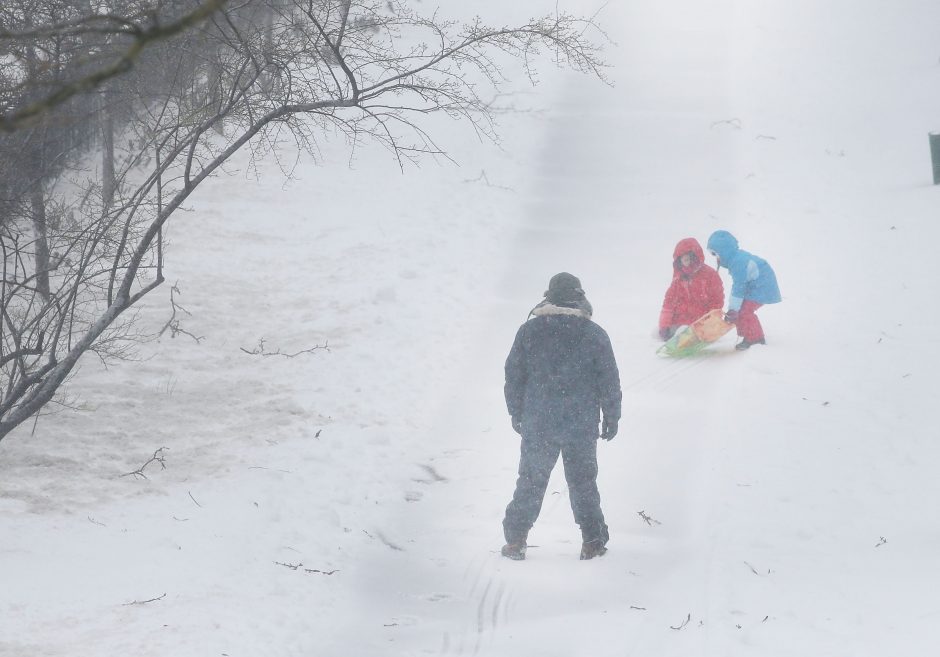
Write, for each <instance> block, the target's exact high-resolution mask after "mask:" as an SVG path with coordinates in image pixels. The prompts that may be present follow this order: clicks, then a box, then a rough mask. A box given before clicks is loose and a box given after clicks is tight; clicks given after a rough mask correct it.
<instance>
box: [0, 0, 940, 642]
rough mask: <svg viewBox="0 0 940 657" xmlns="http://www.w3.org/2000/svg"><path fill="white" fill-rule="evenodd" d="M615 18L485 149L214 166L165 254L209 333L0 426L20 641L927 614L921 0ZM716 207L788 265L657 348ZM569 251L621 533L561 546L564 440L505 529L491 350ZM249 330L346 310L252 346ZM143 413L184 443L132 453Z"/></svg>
mask: <svg viewBox="0 0 940 657" xmlns="http://www.w3.org/2000/svg"><path fill="white" fill-rule="evenodd" d="M455 4H456V3H448V4H445V6H444V9H445V10H455ZM485 4H486V5H488V4H490V3H489V2H488V3H485ZM492 4H493V6H494V7H497V6H498V4H497V3H495V2H494V3H492ZM519 4H520V5H521V4H523V3H519ZM530 4H531V9H530V11H527V12H525V13H538V11H539V10H538V8H537V5H538V3H537V2H535V0H528V2H527V3H526V5H525V6H524V7H523V8H527V7H529V5H530ZM706 4H707V6H704V5H706ZM598 6H599V3H598V5H597V6H595V5H594V4H593V3H592V2H589V1H588V0H584V2H582V3H581V5H580V9H581V10H582V11H584V12H585V13H593V11H594V10H596V9H597V7H598ZM488 10H489V8H488V7H486V6H482V7H480V8H479V11H480V12H481V13H483V14H484V15H485V12H486V11H488ZM500 11H505V12H506V13H507V14H511V13H514V12H518V11H521V9H520V8H519V7H517V6H515V5H513V9H511V10H510V9H508V8H502V9H500ZM520 15H521V14H520ZM510 18H511V17H510ZM599 19H600V20H601V22H602V23H603V24H604V25H605V27H606V28H607V29H608V30H609V32H610V33H611V36H612V38H613V39H614V40H615V41H616V42H617V43H618V44H619V45H618V47H616V48H613V49H611V51H610V53H609V56H610V60H611V63H612V64H613V68H612V70H611V77H612V78H613V79H614V81H615V82H616V85H615V86H614V87H613V88H609V87H605V86H603V85H601V84H599V83H597V82H596V81H591V80H587V79H584V78H580V77H577V76H574V75H566V74H556V73H548V72H546V74H545V75H544V79H543V84H542V85H541V86H539V87H538V88H537V90H536V91H535V92H534V93H530V92H529V90H527V89H524V88H523V87H521V86H520V87H519V90H520V91H524V92H525V95H523V96H520V97H519V98H518V99H517V101H516V102H518V103H519V104H520V105H524V106H526V107H533V108H539V109H540V110H541V111H535V112H527V113H520V114H516V115H507V116H504V117H502V119H501V121H502V124H503V125H502V132H503V135H504V137H505V142H504V144H503V147H504V149H503V150H498V149H495V148H493V147H491V146H487V145H481V144H479V143H477V142H475V141H474V139H473V137H472V135H470V134H469V133H462V132H460V131H458V130H454V128H453V126H451V125H448V124H446V123H440V124H438V129H439V130H443V131H445V132H446V133H447V134H448V137H449V142H447V144H448V146H450V148H451V151H452V154H453V155H454V157H455V159H457V160H458V161H459V162H460V163H461V167H459V168H457V167H454V166H451V165H443V166H438V165H436V164H434V163H431V162H428V163H427V164H426V165H424V166H423V167H422V168H421V169H419V170H409V171H406V173H405V175H399V174H398V173H397V171H396V169H395V168H394V164H393V163H392V162H391V161H390V160H389V159H388V158H387V156H386V155H384V154H383V153H381V152H380V151H366V152H364V153H360V155H359V157H358V159H357V160H356V161H355V162H354V163H353V164H352V167H351V168H350V167H347V166H346V160H345V155H344V151H343V149H342V145H341V144H333V145H330V146H327V147H326V149H325V151H324V159H325V162H324V165H323V166H319V167H318V166H313V165H310V164H305V165H304V166H302V167H301V168H300V170H299V173H298V179H297V180H294V181H291V182H289V183H288V184H284V181H283V179H282V178H281V177H280V175H279V174H278V170H277V167H276V166H275V164H274V163H273V162H264V163H262V164H261V169H262V170H261V173H262V174H263V175H262V176H261V178H260V179H255V178H254V177H253V176H251V175H247V174H246V171H247V167H246V160H242V161H241V162H240V165H239V166H240V169H239V171H238V172H236V173H235V174H234V175H233V176H231V177H228V178H220V179H218V180H215V181H213V182H212V183H211V185H210V186H209V187H207V188H206V189H205V190H204V191H202V192H201V193H200V195H199V196H198V198H197V199H196V201H195V203H194V206H193V211H192V212H190V213H188V214H186V215H185V216H184V217H182V218H181V219H182V220H181V221H179V222H177V223H176V225H175V227H174V228H173V231H172V235H171V239H173V241H174V247H173V248H172V250H171V252H170V254H169V263H170V264H169V266H170V268H171V270H170V271H169V273H168V277H169V279H170V280H171V281H179V288H180V290H181V295H180V296H178V301H179V302H180V303H181V304H182V305H183V306H185V307H186V309H187V310H188V311H189V312H190V313H191V316H186V317H184V319H183V323H182V325H183V327H184V328H185V329H186V330H188V331H190V332H192V333H193V334H195V335H197V336H200V337H202V340H201V341H200V342H199V343H196V342H195V341H194V340H192V339H191V338H189V337H187V336H179V337H177V338H175V339H169V338H168V337H167V336H166V335H165V336H164V337H163V338H162V339H160V340H158V341H155V342H153V343H151V344H148V345H145V347H144V348H143V349H142V352H141V360H140V361H138V362H128V363H122V364H119V365H117V366H114V367H112V368H111V369H110V370H107V371H105V370H104V369H102V368H100V366H98V365H97V364H95V363H94V362H92V361H90V360H89V361H87V362H86V363H84V367H83V369H82V371H81V372H80V374H79V375H78V376H77V377H76V378H75V380H74V385H73V386H72V388H71V392H72V394H73V395H75V396H76V398H75V399H73V400H72V401H73V403H77V404H81V405H82V406H83V408H84V410H82V411H80V412H73V411H67V412H62V413H59V414H56V415H53V416H47V417H43V418H41V419H40V420H39V422H38V424H37V425H36V427H35V431H34V432H33V431H32V429H33V427H24V428H23V430H22V431H20V432H18V433H16V434H14V435H11V436H10V437H8V438H7V439H5V440H4V441H3V443H0V655H3V656H4V657H6V656H7V655H9V656H11V657H12V656H19V655H49V656H70V657H71V656H89V657H91V656H102V655H115V654H129V655H140V656H150V655H153V656H164V655H166V656H169V655H173V656H174V657H185V656H188V655H193V656H197V655H198V656H205V655H229V656H232V657H235V656H237V655H246V656H256V655H278V656H284V655H318V656H320V655H322V656H324V657H341V656H347V655H349V656H357V657H358V656H360V655H362V656H379V655H424V654H434V655H460V654H479V655H496V656H501V655H540V656H558V657H571V656H577V655H592V656H599V655H605V656H606V655H611V656H614V655H616V656H624V655H635V656H637V657H651V656H662V657H671V656H675V657H693V656H699V655H700V656H705V657H726V656H731V655H735V656H737V655H741V656H745V655H747V656H753V657H768V656H772V655H779V656H781V657H782V656H788V657H789V656H792V655H813V656H844V657H861V656H869V655H870V656H876V655H879V656H880V655H885V654H897V655H911V654H925V653H926V652H929V651H930V648H931V647H933V646H937V645H940V599H938V598H937V596H936V583H937V582H938V581H940V559H938V558H937V555H938V552H940V527H938V525H937V524H936V521H931V520H930V518H931V517H933V515H932V512H931V511H930V509H931V508H932V501H933V500H935V499H937V498H938V497H940V479H938V477H937V472H938V469H940V449H938V447H937V446H936V444H935V438H932V437H931V436H935V434H936V430H935V429H931V426H932V424H933V415H934V414H933V409H932V403H933V402H934V400H933V397H934V391H935V390H936V386H935V385H932V384H931V383H930V381H931V380H932V378H931V377H932V375H933V374H934V371H935V369H936V367H937V365H938V364H940V339H938V337H937V333H936V330H937V329H936V326H937V324H938V319H940V318H938V317H937V314H938V313H937V312H936V311H935V310H934V309H933V308H932V307H931V306H930V304H931V302H932V300H933V299H936V298H937V297H938V293H940V290H938V287H940V279H938V277H937V275H936V273H935V271H934V269H935V265H934V262H935V260H936V256H935V255H934V253H933V251H934V246H935V245H936V244H937V243H940V221H938V212H937V205H938V202H940V196H938V193H940V190H938V189H937V188H934V187H933V186H932V185H931V184H930V168H929V158H928V151H927V138H926V133H927V132H928V131H930V130H940V124H938V121H940V119H938V118H937V117H938V116H940V112H938V110H940V64H938V58H940V38H938V37H940V35H938V33H937V30H936V25H938V24H940V8H938V7H937V6H936V3H928V2H925V1H919V0H898V1H897V2H893V3H883V2H876V1H875V0H866V1H865V2H861V3H859V2H854V3H850V2H848V1H847V0H830V1H829V2H825V3H820V2H812V1H810V0H790V1H789V2H783V1H782V0H762V1H761V2H753V3H744V2H734V1H732V0H719V1H716V2H711V3H699V2H694V1H693V0H678V1H677V2H671V3H656V2H639V1H632V0H630V1H628V0H622V1H621V2H618V3H610V4H609V5H607V6H606V7H605V8H604V9H603V11H602V12H601V14H600V16H599ZM481 172H485V176H481ZM717 228H726V229H728V230H731V231H732V232H733V233H735V234H736V235H737V236H738V237H739V239H740V240H741V242H742V246H743V247H744V248H746V249H748V250H752V251H753V252H755V253H758V254H760V255H762V256H764V257H766V258H767V259H768V260H769V261H770V262H771V263H772V264H773V265H774V267H775V269H776V270H777V273H778V277H779V279H780V283H781V288H782V291H783V294H784V302H783V303H782V304H780V305H778V306H774V307H768V308H765V309H763V310H761V313H760V316H761V318H762V320H763V322H764V326H765V329H766V331H767V337H768V342H769V344H768V346H767V347H764V348H761V347H756V348H754V349H751V350H750V351H748V352H746V353H743V354H740V353H735V352H733V350H732V345H733V339H732V337H731V336H729V337H727V338H725V339H724V340H723V341H722V342H720V343H719V344H717V345H716V346H715V347H713V348H712V349H711V350H710V351H709V352H707V354H706V355H704V356H702V357H700V358H696V359H693V360H686V361H668V360H662V359H658V358H657V357H656V356H655V355H654V353H653V352H654V351H655V349H656V346H657V344H658V342H657V341H656V340H655V339H654V337H653V329H654V325H655V321H656V318H657V316H658V311H659V304H660V302H661V299H662V294H663V292H664V291H665V288H666V286H667V284H668V281H669V275H670V262H669V258H670V256H671V253H672V249H673V246H674V245H675V243H676V242H677V241H678V240H679V239H680V238H683V237H687V236H694V237H697V238H699V239H700V240H701V241H703V242H704V240H705V239H706V238H707V236H708V234H709V233H710V232H711V231H712V230H714V229H717ZM562 270H567V271H571V272H573V273H575V274H577V275H578V276H580V277H581V279H582V281H583V283H584V285H585V288H586V290H587V293H588V296H589V298H590V299H591V301H592V303H593V304H594V307H595V311H596V314H595V319H596V321H597V322H598V323H599V324H601V325H602V326H604V327H605V328H606V329H607V330H608V332H609V333H610V335H611V338H612V340H613V343H614V347H615V350H616V354H617V357H618V362H619V364H620V368H621V376H622V380H623V385H624V393H625V418H624V420H623V422H622V423H621V434H620V435H619V436H618V437H617V439H615V440H614V441H613V442H612V443H610V444H602V445H601V446H600V450H599V451H600V462H601V475H600V488H601V494H602V497H603V505H604V510H605V513H606V514H607V517H608V523H609V525H610V527H611V535H612V539H611V543H610V552H609V553H608V555H606V556H605V557H603V558H602V559H598V560H594V561H591V562H579V561H578V560H577V554H578V549H579V533H578V531H577V528H576V527H575V525H574V524H573V521H572V519H571V512H570V510H569V508H568V502H567V491H566V489H565V485H564V480H563V478H562V477H561V476H560V475H559V476H558V477H556V478H555V479H553V483H552V485H551V486H550V489H549V495H548V497H547V499H546V504H545V507H544V511H543V514H542V517H541V518H540V520H539V523H538V524H537V525H536V527H535V529H534V531H533V532H532V535H531V536H530V542H531V543H532V544H533V547H532V548H530V550H529V557H528V559H527V560H526V561H525V562H522V563H517V562H510V561H507V560H505V559H502V558H500V557H499V554H498V549H499V546H500V544H501V542H502V536H501V527H500V521H501V518H502V512H503V508H504V506H505V504H506V502H508V499H509V495H510V494H511V491H512V487H513V484H514V478H515V467H516V459H517V456H518V439H517V437H516V436H515V434H514V433H513V432H512V431H511V429H510V427H509V422H508V418H507V417H506V413H505V409H504V405H503V401H502V362H503V359H504V358H505V355H506V353H507V351H508V348H509V345H510V343H511V340H512V336H513V335H514V333H515V331H516V329H517V327H518V324H519V323H520V322H521V321H522V320H523V319H524V318H525V316H526V313H527V311H528V310H529V308H530V307H531V306H532V305H533V304H534V303H535V302H536V301H538V300H539V298H540V295H541V292H542V291H543V290H544V289H545V285H546V283H547V280H548V278H549V277H550V276H551V275H552V274H554V273H556V272H557V271H562ZM726 284H727V283H726ZM161 294H162V295H163V296H162V298H151V299H150V301H149V304H148V305H147V306H146V307H145V308H144V309H143V311H142V316H141V322H142V325H143V326H145V327H147V328H149V329H150V330H153V331H156V330H159V328H160V327H161V326H162V325H163V324H164V323H165V322H166V320H167V319H168V318H169V312H170V311H169V307H168V295H169V289H165V290H164V291H163V292H162V293H157V296H158V297H159V296H160V295H161ZM262 338H263V339H264V340H265V343H264V346H265V349H266V350H267V351H269V352H270V351H276V350H278V349H280V350H281V351H282V353H291V354H292V353H295V352H298V351H302V350H306V349H311V348H313V347H315V346H318V345H320V346H322V345H328V347H329V349H328V350H326V349H318V350H315V351H313V352H311V353H306V354H299V355H296V356H294V357H292V358H288V357H285V356H282V355H272V356H267V357H266V356H261V355H251V354H248V353H245V350H247V351H251V350H253V349H255V348H257V347H258V344H259V340H260V339H262ZM161 447H165V448H166V450H165V452H164V454H165V464H166V468H165V469H161V467H160V465H159V464H158V463H151V464H150V465H148V466H147V468H146V469H145V470H144V474H146V477H147V478H146V479H145V478H141V477H135V476H121V475H124V474H126V473H130V472H133V471H134V470H136V469H137V468H139V467H140V466H141V465H142V464H143V463H145V462H146V461H147V459H148V458H150V456H151V455H152V454H153V453H154V451H155V450H157V449H158V448H161ZM639 511H643V512H644V513H645V514H646V515H647V516H648V517H649V518H651V524H647V523H646V522H644V520H643V519H642V518H641V516H640V515H639V514H638V512H639Z"/></svg>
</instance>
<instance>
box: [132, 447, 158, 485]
mask: <svg viewBox="0 0 940 657" xmlns="http://www.w3.org/2000/svg"><path fill="white" fill-rule="evenodd" d="M165 449H167V448H166V447H161V448H160V449H158V450H157V451H155V452H154V453H153V456H151V457H150V458H149V459H147V462H146V463H144V464H143V465H142V466H140V467H139V468H137V469H136V470H134V471H133V472H125V473H124V474H122V475H121V476H122V477H131V476H134V477H140V478H141V479H148V477H147V475H145V474H144V468H146V467H147V466H148V465H150V464H151V463H159V464H160V469H161V470H166V457H165V456H164V455H163V451H164V450H165Z"/></svg>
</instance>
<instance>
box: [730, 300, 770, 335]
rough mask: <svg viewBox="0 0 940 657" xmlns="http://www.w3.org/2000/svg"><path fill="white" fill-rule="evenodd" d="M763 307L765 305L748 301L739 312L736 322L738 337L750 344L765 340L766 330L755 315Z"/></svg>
mask: <svg viewBox="0 0 940 657" xmlns="http://www.w3.org/2000/svg"><path fill="white" fill-rule="evenodd" d="M762 305H764V304H761V303H757V302H756V301H751V300H750V299H748V300H746V301H745V302H744V303H742V304H741V310H739V311H738V321H737V322H735V326H736V327H737V329H738V335H740V336H741V337H742V338H744V339H745V340H747V341H748V342H760V341H761V340H763V339H764V329H763V327H761V325H760V320H759V319H757V315H755V314H754V313H756V312H757V309H758V308H760V307H761V306H762Z"/></svg>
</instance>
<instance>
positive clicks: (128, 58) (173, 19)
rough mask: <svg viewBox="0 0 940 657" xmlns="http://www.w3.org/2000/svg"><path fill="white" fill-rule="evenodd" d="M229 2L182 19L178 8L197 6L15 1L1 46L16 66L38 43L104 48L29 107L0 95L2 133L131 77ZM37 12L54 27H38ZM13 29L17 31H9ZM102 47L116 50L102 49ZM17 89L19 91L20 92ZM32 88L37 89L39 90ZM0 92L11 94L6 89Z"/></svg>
mask: <svg viewBox="0 0 940 657" xmlns="http://www.w3.org/2000/svg"><path fill="white" fill-rule="evenodd" d="M228 2H229V0H205V1H204V2H203V3H202V4H197V5H196V6H194V7H193V6H189V7H187V10H186V11H185V12H183V13H181V14H179V13H177V12H174V11H173V9H174V8H176V7H177V6H185V5H191V4H192V3H186V2H183V1H174V0H169V1H168V2H164V1H162V0H156V1H155V2H154V3H141V2H134V1H131V2H123V3H121V5H122V6H121V11H120V12H118V11H111V10H110V7H108V6H107V3H96V2H93V1H91V0H89V1H88V2H82V1H81V0H75V2H68V1H54V2H43V0H13V1H12V2H10V7H9V8H8V9H6V10H5V11H4V12H2V13H0V44H2V45H3V46H4V48H3V50H5V51H7V53H9V54H12V55H13V61H14V62H15V61H17V60H20V64H21V65H23V66H27V67H28V66H29V62H28V61H27V62H23V61H22V60H23V59H28V55H27V56H25V57H24V56H23V55H20V56H17V55H18V54H19V52H18V51H19V50H20V49H21V48H23V49H26V50H30V49H32V48H33V44H35V43H37V42H58V43H63V42H65V43H72V44H77V43H82V44H86V45H91V44H95V45H97V46H98V47H92V48H89V49H88V50H86V52H85V53H83V60H84V70H83V71H82V73H81V75H75V76H70V77H68V78H65V79H59V80H56V81H55V82H54V83H52V84H48V86H47V87H46V88H45V89H44V90H43V91H44V93H41V94H39V95H37V96H35V97H33V98H31V99H30V102H28V103H15V104H14V103H10V102H9V98H4V96H7V94H4V93H0V132H2V131H6V132H12V131H14V130H18V129H21V128H24V127H27V126H28V125H32V124H34V123H35V122H36V121H37V120H39V119H40V118H42V117H43V116H44V115H46V114H48V113H49V112H50V111H51V110H54V109H55V108H56V107H58V106H60V105H62V104H63V103H65V102H67V101H68V100H69V99H71V98H72V97H74V96H75V95H78V94H83V93H87V92H89V91H92V90H94V89H95V88H97V87H98V86H100V85H102V84H104V83H105V82H106V81H108V80H110V79H111V78H114V77H116V76H119V75H121V74H123V73H126V72H128V71H129V70H130V69H131V67H132V66H133V65H134V63H135V62H136V61H137V60H138V58H139V57H140V56H141V53H142V52H143V51H144V49H145V48H147V47H148V46H151V45H152V44H154V43H157V42H160V41H163V40H166V39H169V38H171V37H173V36H175V35H177V34H180V33H181V32H185V31H187V30H190V29H192V28H193V27H195V26H196V25H198V24H199V23H201V22H202V21H204V20H205V19H206V18H208V17H209V16H211V15H212V14H213V13H215V12H217V11H218V10H219V9H221V8H222V7H224V6H225V5H226V4H227V3H228ZM37 8H38V9H40V10H41V11H42V13H47V14H51V15H50V16H49V18H50V20H49V21H48V22H45V23H43V24H41V25H34V24H33V21H32V20H31V19H30V16H31V14H32V12H33V11H34V10H35V9H37ZM50 9H51V11H50ZM17 10H19V11H17ZM11 24H12V25H14V26H15V27H8V26H7V25H11ZM102 43H104V44H109V45H110V46H111V47H100V44H102ZM0 54H3V51H0ZM7 65H8V66H11V65H15V64H11V63H7ZM16 88H17V87H16V86H14V90H16ZM32 88H33V89H35V88H36V87H35V86H34V85H33V87H32ZM0 90H2V91H6V92H9V91H10V90H9V89H3V88H2V87H0ZM4 101H6V102H4Z"/></svg>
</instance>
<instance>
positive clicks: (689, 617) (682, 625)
mask: <svg viewBox="0 0 940 657" xmlns="http://www.w3.org/2000/svg"><path fill="white" fill-rule="evenodd" d="M691 620H692V614H691V613H689V614H688V615H687V616H686V617H685V620H684V621H682V622H681V623H680V624H679V625H670V626H669V629H670V630H681V629H682V628H683V627H685V626H686V625H688V624H689V621H691Z"/></svg>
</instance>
